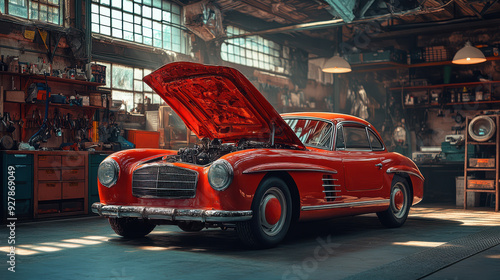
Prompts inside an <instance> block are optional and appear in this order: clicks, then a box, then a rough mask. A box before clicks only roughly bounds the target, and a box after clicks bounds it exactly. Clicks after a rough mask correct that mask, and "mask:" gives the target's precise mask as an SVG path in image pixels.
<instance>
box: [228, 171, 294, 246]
mask: <svg viewBox="0 0 500 280" xmlns="http://www.w3.org/2000/svg"><path fill="white" fill-rule="evenodd" d="M252 212H253V217H252V219H251V220H250V221H247V222H240V223H238V224H237V225H236V230H237V232H238V235H239V237H240V239H241V240H242V241H243V242H244V243H245V244H247V245H248V246H250V247H253V248H270V247H273V246H276V245H277V244H278V243H280V242H281V241H282V240H283V239H284V238H285V236H286V234H287V232H288V229H289V228H290V224H291V221H292V197H291V194H290V190H289V189H288V186H287V185H286V183H285V182H284V181H283V180H281V179H279V178H275V177H271V178H268V179H266V180H265V181H263V182H262V184H261V185H260V187H259V188H258V189H257V192H256V193H255V196H254V199H253V202H252Z"/></svg>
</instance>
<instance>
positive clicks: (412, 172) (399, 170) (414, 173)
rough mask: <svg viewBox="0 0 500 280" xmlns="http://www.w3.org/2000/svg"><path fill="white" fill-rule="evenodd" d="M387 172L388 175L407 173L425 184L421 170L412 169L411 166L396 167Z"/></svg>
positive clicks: (388, 169)
mask: <svg viewBox="0 0 500 280" xmlns="http://www.w3.org/2000/svg"><path fill="white" fill-rule="evenodd" d="M386 172H387V174H391V173H406V174H408V175H412V176H415V177H417V178H418V179H420V180H421V181H422V182H424V180H425V178H424V176H423V175H422V173H420V170H418V168H412V167H410V166H404V165H396V166H393V167H389V168H387V171H386Z"/></svg>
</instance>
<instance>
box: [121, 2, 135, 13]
mask: <svg viewBox="0 0 500 280" xmlns="http://www.w3.org/2000/svg"><path fill="white" fill-rule="evenodd" d="M123 10H124V11H127V12H131V13H132V12H133V11H134V4H133V3H132V1H131V0H123Z"/></svg>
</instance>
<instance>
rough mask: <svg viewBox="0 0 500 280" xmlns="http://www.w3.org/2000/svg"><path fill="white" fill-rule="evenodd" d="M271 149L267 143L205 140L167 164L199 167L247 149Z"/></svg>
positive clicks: (172, 156)
mask: <svg viewBox="0 0 500 280" xmlns="http://www.w3.org/2000/svg"><path fill="white" fill-rule="evenodd" d="M257 148H271V145H270V144H269V143H266V142H258V141H251V140H246V139H241V140H240V141H238V143H237V144H236V145H235V144H233V143H227V144H225V143H224V144H223V143H222V141H221V140H220V139H217V138H216V139H213V140H211V139H209V138H203V139H202V140H201V143H200V144H197V145H195V146H194V147H192V148H181V149H179V151H178V152H177V155H169V156H166V158H165V160H166V161H167V162H187V163H193V164H198V165H206V164H209V163H212V162H214V161H216V160H217V159H219V158H220V157H222V156H224V155H226V154H229V153H232V152H236V151H240V150H246V149H257ZM273 148H290V147H288V146H284V145H279V144H277V145H275V146H274V147H273Z"/></svg>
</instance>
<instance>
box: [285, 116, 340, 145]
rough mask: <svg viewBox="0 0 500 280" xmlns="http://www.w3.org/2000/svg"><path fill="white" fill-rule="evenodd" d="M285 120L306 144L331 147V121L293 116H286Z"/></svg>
mask: <svg viewBox="0 0 500 280" xmlns="http://www.w3.org/2000/svg"><path fill="white" fill-rule="evenodd" d="M285 122H286V123H287V124H288V125H289V126H290V127H291V128H292V130H293V132H295V134H296V135H297V137H298V138H299V139H300V141H302V143H304V144H305V145H306V146H312V147H317V148H320V149H328V150H329V149H331V145H332V136H333V125H332V124H331V123H329V122H326V121H322V120H314V119H294V118H287V119H285Z"/></svg>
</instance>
